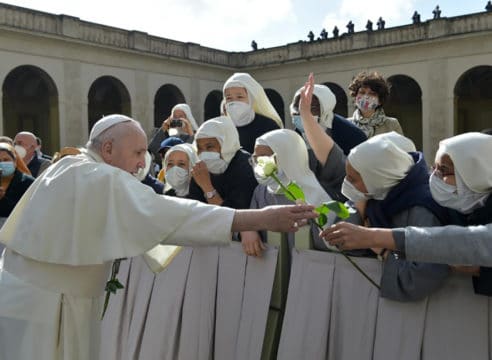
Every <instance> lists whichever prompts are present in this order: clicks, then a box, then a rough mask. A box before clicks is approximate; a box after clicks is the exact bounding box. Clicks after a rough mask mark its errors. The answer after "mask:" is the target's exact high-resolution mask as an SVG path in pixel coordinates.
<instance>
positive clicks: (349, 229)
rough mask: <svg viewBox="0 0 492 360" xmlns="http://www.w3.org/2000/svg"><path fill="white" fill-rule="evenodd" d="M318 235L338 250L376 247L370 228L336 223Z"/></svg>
mask: <svg viewBox="0 0 492 360" xmlns="http://www.w3.org/2000/svg"><path fill="white" fill-rule="evenodd" d="M319 235H320V237H321V238H322V239H323V240H324V241H326V242H327V243H329V244H330V245H332V246H336V247H338V248H339V249H340V250H352V249H368V248H371V247H378V245H377V244H375V242H374V241H375V239H374V236H373V235H374V232H373V231H372V230H371V229H370V228H366V227H363V226H359V225H354V224H350V223H347V222H339V223H336V224H334V225H332V226H330V227H328V228H326V229H325V230H323V231H322V232H321V233H320V234H319Z"/></svg>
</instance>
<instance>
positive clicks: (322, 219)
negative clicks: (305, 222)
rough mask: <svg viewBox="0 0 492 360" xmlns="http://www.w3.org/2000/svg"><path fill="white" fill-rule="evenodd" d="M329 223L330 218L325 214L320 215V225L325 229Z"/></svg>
mask: <svg viewBox="0 0 492 360" xmlns="http://www.w3.org/2000/svg"><path fill="white" fill-rule="evenodd" d="M327 222H328V216H326V215H325V214H319V216H318V225H319V226H321V227H323V226H325V225H326V223H327Z"/></svg>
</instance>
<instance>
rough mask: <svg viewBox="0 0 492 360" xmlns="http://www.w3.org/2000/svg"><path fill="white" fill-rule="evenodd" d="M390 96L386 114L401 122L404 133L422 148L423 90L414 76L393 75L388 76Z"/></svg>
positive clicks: (418, 147) (386, 104) (385, 107)
mask: <svg viewBox="0 0 492 360" xmlns="http://www.w3.org/2000/svg"><path fill="white" fill-rule="evenodd" d="M388 82H389V83H390V86H391V88H390V96H389V98H388V99H387V101H386V103H385V104H384V111H385V113H386V115H388V116H391V117H395V118H397V119H398V121H399V122H400V125H401V127H402V129H403V134H404V135H405V136H406V137H408V138H410V139H412V140H413V142H414V143H415V146H416V147H417V149H419V150H422V90H421V88H420V85H419V84H418V83H417V81H415V80H414V79H413V78H411V77H409V76H407V75H393V76H390V77H389V78H388Z"/></svg>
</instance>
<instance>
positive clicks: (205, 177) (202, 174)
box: [191, 161, 214, 192]
mask: <svg viewBox="0 0 492 360" xmlns="http://www.w3.org/2000/svg"><path fill="white" fill-rule="evenodd" d="M191 176H193V179H194V180H195V182H196V183H197V185H198V186H200V188H201V189H202V190H203V192H208V191H212V190H213V188H214V187H213V185H212V181H211V180H210V173H209V172H208V168H207V164H205V162H203V161H199V162H197V163H196V164H195V166H193V169H191Z"/></svg>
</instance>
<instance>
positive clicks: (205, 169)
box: [189, 116, 257, 209]
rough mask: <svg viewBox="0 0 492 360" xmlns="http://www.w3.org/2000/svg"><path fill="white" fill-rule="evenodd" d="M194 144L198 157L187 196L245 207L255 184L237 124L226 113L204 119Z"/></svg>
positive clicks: (217, 203) (209, 201) (203, 200)
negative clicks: (241, 143)
mask: <svg viewBox="0 0 492 360" xmlns="http://www.w3.org/2000/svg"><path fill="white" fill-rule="evenodd" d="M194 146H195V147H196V150H197V154H198V158H199V161H198V162H197V163H196V164H195V165H194V166H193V169H192V171H191V174H192V180H191V183H190V192H189V197H190V198H191V199H195V200H199V201H202V202H207V203H209V204H214V205H222V206H228V207H231V208H234V209H247V208H249V203H250V201H251V196H252V194H253V191H254V189H255V187H256V185H257V182H256V179H255V177H254V174H253V170H252V169H251V167H250V166H249V156H250V155H249V153H247V152H246V151H244V150H242V149H241V145H240V144H239V136H238V133H237V130H236V127H235V126H234V124H233V123H232V122H231V120H230V119H229V118H227V117H225V116H219V117H217V118H213V119H210V120H208V121H206V122H204V123H203V124H202V125H201V126H200V127H199V128H198V130H197V132H196V135H195V142H194Z"/></svg>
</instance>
